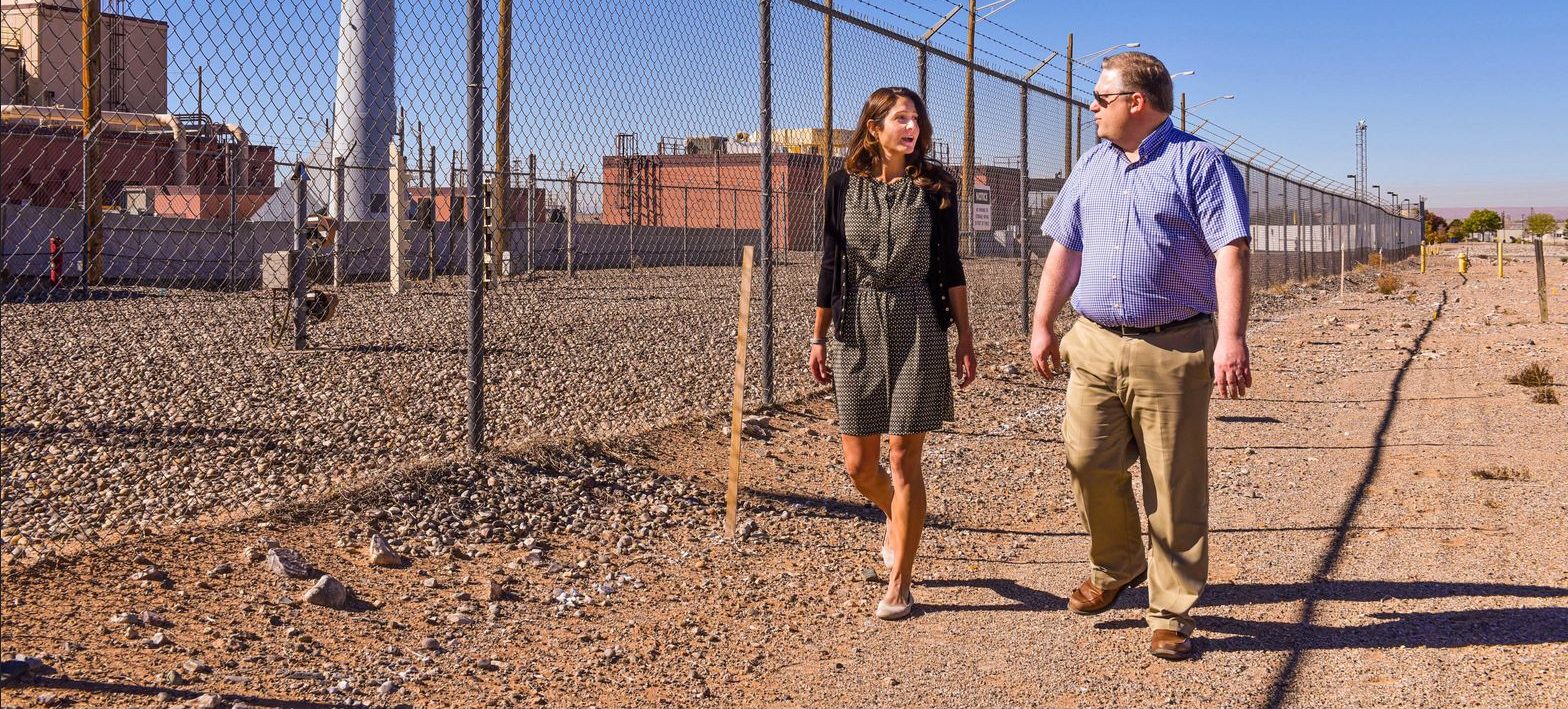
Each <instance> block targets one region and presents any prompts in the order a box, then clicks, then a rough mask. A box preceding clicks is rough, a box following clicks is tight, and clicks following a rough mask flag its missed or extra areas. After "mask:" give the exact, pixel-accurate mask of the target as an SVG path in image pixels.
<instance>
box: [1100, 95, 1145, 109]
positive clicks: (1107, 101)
mask: <svg viewBox="0 0 1568 709" xmlns="http://www.w3.org/2000/svg"><path fill="white" fill-rule="evenodd" d="M1135 93H1138V92H1137V91H1117V92H1115V93H1109V94H1102V93H1099V92H1096V93H1095V94H1094V102H1095V103H1098V104H1100V108H1107V107H1109V106H1110V105H1111V104H1113V103H1116V99H1118V98H1121V97H1122V96H1131V95H1133V94H1135Z"/></svg>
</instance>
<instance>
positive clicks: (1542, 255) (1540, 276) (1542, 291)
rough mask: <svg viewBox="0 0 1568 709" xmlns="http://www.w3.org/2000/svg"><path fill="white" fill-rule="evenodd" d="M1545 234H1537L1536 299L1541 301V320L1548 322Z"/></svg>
mask: <svg viewBox="0 0 1568 709" xmlns="http://www.w3.org/2000/svg"><path fill="white" fill-rule="evenodd" d="M1545 239H1546V237H1545V236H1544V235H1541V234H1536V235H1535V299H1536V300H1538V301H1540V303H1541V322H1543V323H1544V322H1546V321H1547V317H1546V247H1545V246H1544V245H1543V244H1542V242H1543V241H1544V240H1545Z"/></svg>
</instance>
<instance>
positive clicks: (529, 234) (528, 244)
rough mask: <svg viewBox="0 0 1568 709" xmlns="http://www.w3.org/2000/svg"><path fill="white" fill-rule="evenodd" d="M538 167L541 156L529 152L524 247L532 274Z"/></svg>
mask: <svg viewBox="0 0 1568 709" xmlns="http://www.w3.org/2000/svg"><path fill="white" fill-rule="evenodd" d="M538 169H539V156H538V155H536V154H534V153H529V154H528V197H526V198H525V199H524V201H525V202H526V205H525V206H524V207H523V213H524V216H523V241H524V245H523V248H524V249H525V250H526V251H527V257H526V261H527V268H528V273H530V274H532V273H533V272H534V216H535V215H534V195H535V194H536V190H538V189H539V179H538V177H537V174H538Z"/></svg>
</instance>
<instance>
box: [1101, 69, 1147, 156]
mask: <svg viewBox="0 0 1568 709" xmlns="http://www.w3.org/2000/svg"><path fill="white" fill-rule="evenodd" d="M1121 74H1122V73H1121V71H1120V70H1118V69H1106V70H1105V71H1102V72H1100V80H1099V81H1096V82H1094V93H1095V94H1097V95H1098V96H1099V97H1103V99H1104V102H1103V103H1102V102H1101V100H1100V99H1099V98H1096V99H1095V100H1093V101H1091V102H1090V104H1089V110H1090V111H1093V112H1094V134H1095V136H1097V137H1099V138H1101V139H1104V140H1111V141H1115V140H1116V139H1117V138H1118V137H1120V136H1122V135H1124V134H1125V133H1126V132H1127V124H1128V123H1129V122H1130V121H1131V118H1132V106H1133V104H1134V103H1135V102H1136V101H1137V100H1138V99H1141V98H1142V96H1136V95H1132V94H1129V93H1127V88H1126V85H1125V84H1123V83H1122V75H1121Z"/></svg>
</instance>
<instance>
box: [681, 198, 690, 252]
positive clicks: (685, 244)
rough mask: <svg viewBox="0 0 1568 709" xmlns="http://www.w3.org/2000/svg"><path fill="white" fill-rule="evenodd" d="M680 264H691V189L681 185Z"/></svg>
mask: <svg viewBox="0 0 1568 709" xmlns="http://www.w3.org/2000/svg"><path fill="white" fill-rule="evenodd" d="M681 265H682V266H690V265H691V190H690V189H689V188H687V187H685V186H682V187H681Z"/></svg>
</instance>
